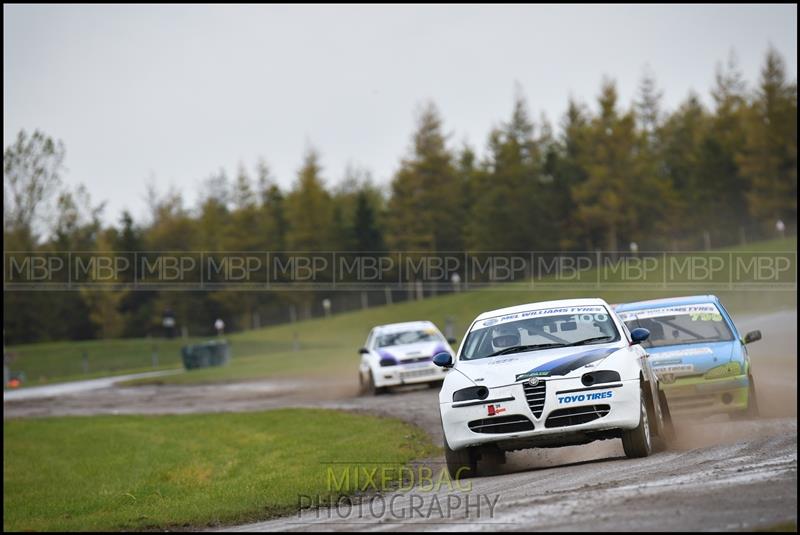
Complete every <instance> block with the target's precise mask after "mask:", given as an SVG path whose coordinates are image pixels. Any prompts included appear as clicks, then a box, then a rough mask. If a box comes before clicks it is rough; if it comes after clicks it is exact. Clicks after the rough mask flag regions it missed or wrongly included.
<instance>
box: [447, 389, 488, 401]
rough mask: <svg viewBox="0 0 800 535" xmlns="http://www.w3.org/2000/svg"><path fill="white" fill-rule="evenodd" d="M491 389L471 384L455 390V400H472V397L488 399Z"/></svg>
mask: <svg viewBox="0 0 800 535" xmlns="http://www.w3.org/2000/svg"><path fill="white" fill-rule="evenodd" d="M487 397H489V389H488V388H486V387H485V386H471V387H469V388H462V389H461V390H456V391H455V392H453V401H470V400H472V399H486V398H487Z"/></svg>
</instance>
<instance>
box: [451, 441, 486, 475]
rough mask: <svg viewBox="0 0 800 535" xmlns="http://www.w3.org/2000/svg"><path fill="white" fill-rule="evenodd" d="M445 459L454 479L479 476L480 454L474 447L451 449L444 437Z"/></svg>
mask: <svg viewBox="0 0 800 535" xmlns="http://www.w3.org/2000/svg"><path fill="white" fill-rule="evenodd" d="M444 460H445V461H446V463H447V472H448V473H449V474H450V479H452V480H453V481H458V480H461V479H469V478H471V477H477V476H478V455H477V452H476V451H475V449H474V448H463V449H460V450H451V449H450V446H449V445H448V444H447V438H444Z"/></svg>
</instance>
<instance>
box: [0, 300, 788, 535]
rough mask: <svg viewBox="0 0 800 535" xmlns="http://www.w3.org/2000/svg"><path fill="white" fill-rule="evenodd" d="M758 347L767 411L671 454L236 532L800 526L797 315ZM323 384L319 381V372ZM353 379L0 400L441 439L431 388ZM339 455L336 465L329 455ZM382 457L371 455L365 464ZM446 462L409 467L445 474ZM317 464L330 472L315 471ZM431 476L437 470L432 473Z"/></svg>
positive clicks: (554, 463) (542, 467)
mask: <svg viewBox="0 0 800 535" xmlns="http://www.w3.org/2000/svg"><path fill="white" fill-rule="evenodd" d="M735 321H736V322H737V325H738V326H739V327H740V329H741V330H742V331H748V330H751V329H756V328H758V329H761V330H762V333H763V335H764V339H763V340H762V341H760V342H757V343H755V344H753V345H752V346H751V356H752V359H753V367H754V375H755V378H756V384H757V385H758V397H759V404H760V406H761V409H762V416H763V417H762V418H760V419H757V420H751V421H728V419H727V418H726V417H714V418H711V419H707V420H705V421H702V422H681V423H679V425H678V438H677V439H676V441H675V442H674V443H672V444H670V445H669V448H668V449H667V450H666V451H663V452H660V453H657V454H655V455H652V456H650V457H648V458H645V459H636V460H631V459H626V458H625V457H624V455H623V452H622V445H621V442H620V441H619V440H606V441H599V442H595V443H592V444H589V445H584V446H574V447H567V448H557V449H538V450H527V451H522V452H514V453H511V454H509V456H508V462H507V463H506V464H504V465H498V466H495V467H493V468H492V471H491V473H490V475H488V476H486V477H480V478H476V479H472V480H469V487H468V488H467V487H462V488H456V487H455V486H454V485H452V484H451V485H448V484H446V483H443V484H442V485H440V486H439V488H438V489H437V488H436V485H435V484H434V485H433V486H434V488H433V489H431V488H430V486H431V485H430V484H428V482H427V481H423V482H422V485H417V486H415V487H414V488H412V489H410V490H406V489H404V490H403V491H394V492H384V493H378V494H375V493H369V494H368V495H366V496H364V497H362V499H361V500H360V503H355V504H351V503H346V502H343V503H342V504H341V505H340V506H339V507H334V508H325V509H307V510H304V511H303V512H302V513H301V514H299V515H293V516H290V517H284V518H280V519H275V520H270V521H266V522H259V523H256V524H248V525H244V526H237V527H229V528H228V529H232V530H242V531H278V530H280V531H294V530H297V531H304V530H331V531H350V530H365V531H383V530H389V529H391V530H409V531H444V530H473V531H485V530H498V529H501V530H520V531H522V530H580V531H598V530H637V531H639V530H654V531H668V530H740V529H753V528H760V527H770V526H774V525H776V524H782V523H786V522H794V523H795V524H796V521H797V409H796V407H797V384H796V378H797V328H796V324H797V312H796V310H791V311H782V312H775V313H770V314H765V315H759V316H753V317H739V318H735ZM317 381H318V380H317ZM352 383H353V381H352V376H351V375H348V376H346V377H343V378H330V379H329V380H326V381H324V382H314V381H311V380H297V381H295V382H285V381H282V382H277V381H266V382H265V381H261V382H253V383H243V384H232V385H222V386H220V385H215V386H191V387H190V386H145V387H135V388H119V387H113V386H110V387H103V388H100V389H93V390H82V391H77V392H69V391H67V392H64V391H62V392H60V393H57V394H55V395H50V394H51V393H50V394H48V393H47V392H45V393H44V394H43V395H42V396H40V397H27V398H26V399H17V400H9V399H5V400H4V417H5V418H13V417H37V416H55V415H71V414H80V415H87V414H121V413H147V414H162V413H186V412H208V411H244V410H263V409H268V408H275V407H285V406H314V407H329V408H337V409H342V410H352V411H357V412H368V413H372V414H378V415H383V416H391V417H395V418H401V419H404V420H406V421H409V422H412V423H414V424H416V425H418V426H420V427H422V428H423V429H425V430H426V431H427V432H428V433H429V434H430V435H431V436H432V439H433V440H434V442H436V443H440V442H441V430H440V424H439V416H438V410H437V407H436V392H435V391H434V390H430V389H426V388H423V389H410V390H406V391H400V392H395V393H392V394H389V395H384V396H378V397H354V396H353V389H354V387H353V384H352ZM332 461H335V460H333V459H332ZM365 461H373V459H365ZM442 468H443V459H441V458H434V459H425V460H421V461H420V462H419V463H418V464H417V465H415V466H414V471H413V473H414V474H415V477H416V478H417V479H419V475H420V474H421V473H424V474H426V475H427V474H432V480H433V481H437V480H438V474H440V473H441V470H442ZM320 469H321V470H323V469H326V467H320ZM425 470H429V472H424V471H425Z"/></svg>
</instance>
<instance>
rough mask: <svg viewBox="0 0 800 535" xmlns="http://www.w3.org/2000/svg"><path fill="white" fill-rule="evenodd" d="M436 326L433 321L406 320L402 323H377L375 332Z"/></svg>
mask: <svg viewBox="0 0 800 535" xmlns="http://www.w3.org/2000/svg"><path fill="white" fill-rule="evenodd" d="M431 327H433V328H434V329H435V328H436V325H434V324H433V322H432V321H404V322H402V323H387V324H386V325H376V326H375V328H374V330H375V333H378V334H385V333H392V332H398V331H411V330H414V329H430V328H431Z"/></svg>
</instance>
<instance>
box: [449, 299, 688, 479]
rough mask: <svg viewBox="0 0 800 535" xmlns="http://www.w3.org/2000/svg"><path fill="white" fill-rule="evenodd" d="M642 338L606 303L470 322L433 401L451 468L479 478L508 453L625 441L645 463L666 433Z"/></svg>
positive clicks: (528, 308)
mask: <svg viewBox="0 0 800 535" xmlns="http://www.w3.org/2000/svg"><path fill="white" fill-rule="evenodd" d="M648 336H649V332H648V331H647V330H646V329H634V330H633V331H631V332H629V331H628V329H627V327H626V326H625V324H624V323H623V322H622V321H620V319H619V318H618V317H617V315H616V314H615V313H614V312H613V311H612V310H611V307H610V306H609V305H608V304H607V303H606V302H605V301H603V300H602V299H568V300H562V301H548V302H543V303H531V304H528V305H520V306H515V307H510V308H504V309H500V310H494V311H491V312H486V313H484V314H481V315H480V316H478V317H477V318H476V319H475V321H473V323H472V325H471V326H470V328H469V330H468V331H467V336H466V337H465V338H464V340H463V341H462V342H461V347H460V348H459V350H458V356H457V357H456V358H455V359H454V358H453V357H452V356H450V355H449V354H447V353H442V354H441V355H436V356H435V358H434V362H435V363H436V364H437V365H439V366H442V367H443V368H447V369H451V371H450V373H449V374H448V375H447V377H446V379H445V381H444V384H443V386H442V390H441V392H440V394H439V408H440V413H441V418H442V427H443V430H444V449H445V457H446V461H447V468H448V471H449V472H450V475H451V476H452V477H453V478H463V477H470V476H474V475H477V474H478V473H479V466H478V461H479V460H481V459H487V460H488V459H492V460H494V461H499V462H504V460H505V452H507V451H513V450H519V449H526V448H535V447H545V448H547V447H559V446H570V445H575V444H586V443H589V442H592V441H594V440H601V439H612V438H621V439H622V445H623V447H624V450H625V454H626V455H627V456H628V457H645V456H647V455H649V454H650V453H651V451H652V450H653V443H654V437H655V436H658V437H660V438H666V437H667V436H668V435H669V434H671V432H672V423H671V419H670V417H669V410H668V407H667V405H666V400H665V398H664V397H663V393H661V392H660V391H659V389H658V383H657V381H658V379H657V377H656V376H655V375H654V374H653V372H652V370H651V367H650V364H649V362H648V356H647V353H646V352H645V350H644V349H643V348H642V346H641V345H640V342H642V341H643V340H645V339H646V338H647V337H648Z"/></svg>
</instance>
